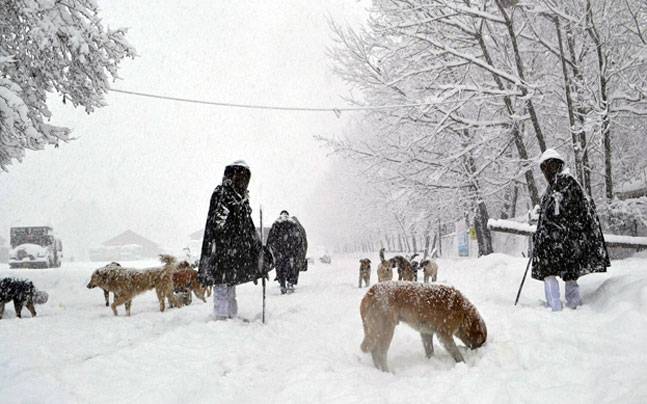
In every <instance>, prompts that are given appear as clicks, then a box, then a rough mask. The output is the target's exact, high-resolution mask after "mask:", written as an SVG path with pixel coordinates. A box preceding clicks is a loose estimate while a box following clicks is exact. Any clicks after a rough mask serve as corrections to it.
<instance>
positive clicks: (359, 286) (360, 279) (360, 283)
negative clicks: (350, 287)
mask: <svg viewBox="0 0 647 404" xmlns="http://www.w3.org/2000/svg"><path fill="white" fill-rule="evenodd" d="M357 287H358V288H361V287H362V273H361V272H360V273H359V283H358V284H357Z"/></svg>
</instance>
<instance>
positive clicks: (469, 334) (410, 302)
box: [360, 282, 487, 372]
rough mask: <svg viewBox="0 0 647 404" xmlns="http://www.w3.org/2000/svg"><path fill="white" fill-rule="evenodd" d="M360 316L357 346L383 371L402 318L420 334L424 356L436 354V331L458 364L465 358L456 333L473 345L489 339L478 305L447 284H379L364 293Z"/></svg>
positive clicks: (464, 341) (386, 369) (471, 346)
mask: <svg viewBox="0 0 647 404" xmlns="http://www.w3.org/2000/svg"><path fill="white" fill-rule="evenodd" d="M360 314H361V316H362V323H363V325H364V341H362V345H361V349H362V351H364V352H370V353H371V355H372V357H373V363H374V364H375V367H376V368H378V369H380V370H383V371H385V372H388V366H387V361H386V357H387V353H388V350H389V345H390V344H391V339H392V338H393V332H394V330H395V326H396V325H398V323H399V322H400V321H403V322H405V323H407V324H409V325H410V326H411V327H412V328H413V329H415V330H416V331H419V332H420V336H421V337H422V345H423V346H424V348H425V353H426V355H427V358H430V357H431V356H432V355H433V353H434V346H433V335H434V334H436V336H437V337H438V340H439V341H440V343H441V344H442V345H443V346H444V347H445V349H446V350H447V351H448V352H449V353H450V355H451V356H452V358H454V360H455V361H456V362H463V356H462V355H461V353H460V351H459V350H458V348H457V347H456V344H455V343H454V336H457V337H458V338H459V339H460V340H461V341H463V343H464V344H465V345H466V346H467V347H469V348H471V349H474V348H478V347H480V346H481V345H483V344H484V343H485V340H486V338H487V329H486V327H485V322H484V321H483V319H482V318H481V316H480V315H479V312H478V311H477V310H476V307H474V306H473V305H472V304H471V303H470V302H469V301H468V300H467V299H466V298H465V297H464V296H463V295H462V294H461V293H460V292H459V291H458V290H456V289H454V288H452V287H449V286H443V285H423V284H421V283H414V282H383V283H378V284H377V285H374V286H373V287H371V288H370V289H369V290H368V292H366V295H365V296H364V298H363V299H362V303H361V305H360Z"/></svg>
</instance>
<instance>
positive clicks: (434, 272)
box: [420, 260, 438, 283]
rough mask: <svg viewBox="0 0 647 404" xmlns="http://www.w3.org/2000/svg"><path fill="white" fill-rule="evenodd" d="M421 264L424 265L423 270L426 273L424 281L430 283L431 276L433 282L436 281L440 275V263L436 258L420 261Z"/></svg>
mask: <svg viewBox="0 0 647 404" xmlns="http://www.w3.org/2000/svg"><path fill="white" fill-rule="evenodd" d="M420 266H421V267H422V272H423V274H424V282H425V283H428V282H429V278H431V281H432V282H436V278H437V277H438V264H437V263H436V261H434V260H423V261H422V262H421V263H420Z"/></svg>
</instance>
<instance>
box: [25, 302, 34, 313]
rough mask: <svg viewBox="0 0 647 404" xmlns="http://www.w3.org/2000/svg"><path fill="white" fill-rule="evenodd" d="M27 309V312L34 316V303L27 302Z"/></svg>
mask: <svg viewBox="0 0 647 404" xmlns="http://www.w3.org/2000/svg"><path fill="white" fill-rule="evenodd" d="M26 306H27V310H29V313H30V314H31V316H32V317H36V309H35V308H34V303H32V302H29V303H27V305H26Z"/></svg>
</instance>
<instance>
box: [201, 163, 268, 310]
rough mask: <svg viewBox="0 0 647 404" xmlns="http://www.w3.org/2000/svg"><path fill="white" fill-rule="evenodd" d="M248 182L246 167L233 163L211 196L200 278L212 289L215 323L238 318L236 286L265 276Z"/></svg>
mask: <svg viewBox="0 0 647 404" xmlns="http://www.w3.org/2000/svg"><path fill="white" fill-rule="evenodd" d="M250 178H251V171H250V169H249V167H248V166H247V164H246V163H245V162H244V161H242V160H239V161H236V162H234V163H232V164H230V165H228V166H227V167H225V172H224V176H223V179H222V184H221V185H219V186H217V187H216V189H215V190H214V191H213V194H212V195H211V204H210V206H209V213H208V214H207V223H206V225H205V229H204V238H203V240H202V251H201V256H200V265H199V278H200V281H201V282H202V283H203V284H204V285H213V286H214V288H213V291H214V293H213V296H214V299H213V304H214V317H215V319H216V320H226V319H228V318H234V317H236V316H237V314H238V303H237V301H236V285H240V284H243V283H246V282H249V281H256V280H257V279H258V278H260V277H262V276H265V275H264V273H262V272H263V270H262V269H261V268H264V267H263V260H262V257H263V254H262V253H261V252H262V251H263V249H262V244H261V240H260V238H259V236H258V233H257V232H256V227H255V226H254V221H253V220H252V216H251V214H252V209H251V207H250V206H249V193H248V191H247V186H248V185H249V180H250Z"/></svg>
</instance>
